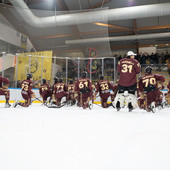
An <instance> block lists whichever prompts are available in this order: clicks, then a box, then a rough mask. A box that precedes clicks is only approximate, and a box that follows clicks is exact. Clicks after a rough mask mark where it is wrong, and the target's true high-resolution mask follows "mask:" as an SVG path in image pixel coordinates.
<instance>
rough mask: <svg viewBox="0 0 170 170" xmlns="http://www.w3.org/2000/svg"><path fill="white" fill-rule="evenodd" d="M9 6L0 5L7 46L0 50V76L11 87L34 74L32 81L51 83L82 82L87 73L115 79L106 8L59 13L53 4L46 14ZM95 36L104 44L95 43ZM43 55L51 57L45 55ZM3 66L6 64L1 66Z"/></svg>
mask: <svg viewBox="0 0 170 170" xmlns="http://www.w3.org/2000/svg"><path fill="white" fill-rule="evenodd" d="M11 3H12V4H13V6H8V5H6V4H0V13H1V20H0V24H1V25H2V29H3V32H1V34H3V41H4V42H5V43H4V47H5V48H3V49H1V51H0V52H2V51H4V52H5V53H4V54H3V55H1V57H0V59H1V60H0V61H2V62H1V63H0V65H1V66H3V67H1V75H3V76H5V77H8V78H9V79H10V86H11V87H18V86H19V83H20V81H21V80H22V79H24V78H25V77H26V74H27V73H32V74H33V77H34V81H36V82H40V81H41V80H42V79H43V78H46V79H47V80H48V81H49V82H53V78H54V77H56V76H57V77H62V78H63V79H64V81H65V82H66V83H67V82H68V80H69V79H73V80H76V79H77V78H80V77H81V73H82V71H84V70H85V71H87V73H88V77H89V78H90V79H91V80H92V81H94V82H95V81H97V80H98V78H99V75H101V74H102V75H104V76H105V78H106V79H108V80H110V81H116V74H115V69H116V68H115V66H116V60H115V58H113V57H112V51H111V48H110V43H109V40H108V39H107V38H108V37H109V34H108V26H107V25H108V24H107V23H108V21H107V18H108V17H107V15H108V13H107V9H106V8H102V9H97V10H86V11H85V10H84V11H82V10H81V11H57V8H58V7H57V6H55V7H54V10H53V11H46V10H34V9H29V8H28V6H27V5H26V4H25V3H23V2H21V3H18V0H17V1H11ZM92 13H95V14H98V15H92ZM95 16H97V18H96V17H95ZM7 28H8V29H9V30H8V29H7ZM8 32H10V33H11V35H10V36H11V37H13V40H11V39H10V37H9V34H8ZM98 38H104V39H105V40H104V41H103V42H100V43H95V42H97V41H98ZM9 44H10V45H9ZM47 51H48V52H52V54H51V55H46V54H44V52H47ZM33 52H36V53H33ZM41 52H42V53H41ZM9 56H10V57H9ZM48 57H51V61H50V62H49V61H46V60H45V58H48ZM9 61H11V62H9ZM3 63H9V64H7V65H6V66H4V64H3ZM49 70H50V73H49ZM47 72H48V73H49V75H48V76H47V75H46V73H47Z"/></svg>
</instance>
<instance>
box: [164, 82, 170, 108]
mask: <svg viewBox="0 0 170 170" xmlns="http://www.w3.org/2000/svg"><path fill="white" fill-rule="evenodd" d="M167 89H168V93H166V94H165V100H166V102H167V105H170V81H169V83H168V85H167Z"/></svg>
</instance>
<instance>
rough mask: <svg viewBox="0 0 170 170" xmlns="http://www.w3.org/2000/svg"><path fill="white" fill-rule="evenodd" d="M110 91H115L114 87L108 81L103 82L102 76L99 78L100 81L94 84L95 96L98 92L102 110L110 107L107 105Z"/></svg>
mask: <svg viewBox="0 0 170 170" xmlns="http://www.w3.org/2000/svg"><path fill="white" fill-rule="evenodd" d="M110 90H113V91H114V90H115V87H114V86H113V85H112V84H111V83H110V82H108V81H106V80H104V76H102V75H101V76H100V81H98V82H97V84H96V92H95V95H97V93H98V92H99V95H100V98H101V105H102V107H103V108H108V107H109V106H110V105H109V104H108V103H107V100H108V98H109V97H110Z"/></svg>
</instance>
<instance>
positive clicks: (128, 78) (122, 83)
mask: <svg viewBox="0 0 170 170" xmlns="http://www.w3.org/2000/svg"><path fill="white" fill-rule="evenodd" d="M135 55H136V54H134V53H133V52H132V51H129V52H128V53H127V56H126V58H123V59H121V60H120V61H119V62H118V64H117V71H118V73H119V82H118V93H117V94H116V97H115V100H114V102H113V105H114V107H115V108H117V111H119V110H120V109H121V108H122V107H124V104H125V103H126V105H127V106H128V108H129V111H132V110H133V109H134V108H136V107H137V97H136V91H137V77H136V75H137V74H139V73H140V64H139V62H138V61H137V60H135V59H134V57H135Z"/></svg>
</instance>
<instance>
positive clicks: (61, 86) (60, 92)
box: [53, 83, 67, 98]
mask: <svg viewBox="0 0 170 170" xmlns="http://www.w3.org/2000/svg"><path fill="white" fill-rule="evenodd" d="M66 90H67V87H66V85H65V83H56V84H54V85H53V94H54V95H55V97H56V98H62V97H63V96H65V95H66Z"/></svg>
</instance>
